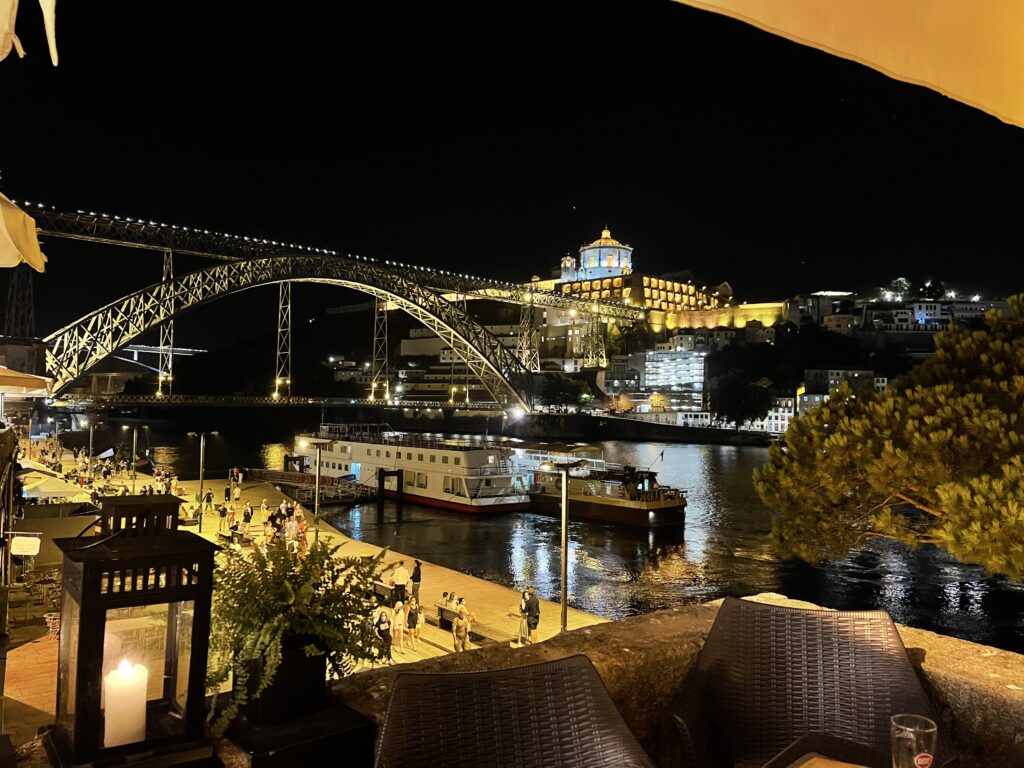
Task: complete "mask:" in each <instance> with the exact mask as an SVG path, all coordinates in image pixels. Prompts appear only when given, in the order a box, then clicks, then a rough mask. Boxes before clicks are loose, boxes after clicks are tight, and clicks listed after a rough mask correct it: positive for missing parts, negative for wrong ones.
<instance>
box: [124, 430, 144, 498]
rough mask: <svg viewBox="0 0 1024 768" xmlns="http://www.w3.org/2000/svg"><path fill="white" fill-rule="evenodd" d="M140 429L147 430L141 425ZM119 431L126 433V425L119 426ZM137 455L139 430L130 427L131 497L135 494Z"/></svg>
mask: <svg viewBox="0 0 1024 768" xmlns="http://www.w3.org/2000/svg"><path fill="white" fill-rule="evenodd" d="M142 428H143V429H149V427H148V426H145V425H143V427H142ZM121 430H122V431H125V432H127V431H128V425H127V424H122V425H121ZM138 453H139V428H138V427H132V460H131V466H130V468H129V471H130V472H131V473H132V495H134V494H135V475H136V472H135V459H136V457H137V456H138Z"/></svg>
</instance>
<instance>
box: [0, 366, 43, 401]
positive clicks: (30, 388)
mask: <svg viewBox="0 0 1024 768" xmlns="http://www.w3.org/2000/svg"><path fill="white" fill-rule="evenodd" d="M52 385H53V379H48V378H46V377H45V376H33V375H32V374H31V373H22V372H21V371H15V370H13V369H11V368H5V367H4V366H2V365H0V392H2V393H4V394H8V395H37V396H39V397H47V396H48V395H49V394H50V392H51V388H52Z"/></svg>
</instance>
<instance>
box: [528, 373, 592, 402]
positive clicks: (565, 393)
mask: <svg viewBox="0 0 1024 768" xmlns="http://www.w3.org/2000/svg"><path fill="white" fill-rule="evenodd" d="M539 397H540V400H541V402H542V403H544V405H581V404H583V403H586V402H589V401H590V400H592V399H593V397H594V393H593V392H592V391H591V389H590V385H589V384H587V382H585V381H582V380H581V379H570V378H569V377H568V376H563V375H562V374H560V373H545V374H544V379H543V381H541V385H540V393H539Z"/></svg>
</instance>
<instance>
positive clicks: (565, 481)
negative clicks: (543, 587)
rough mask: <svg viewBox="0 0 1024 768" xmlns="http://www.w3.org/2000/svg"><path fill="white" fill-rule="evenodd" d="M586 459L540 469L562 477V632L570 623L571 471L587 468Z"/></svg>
mask: <svg viewBox="0 0 1024 768" xmlns="http://www.w3.org/2000/svg"><path fill="white" fill-rule="evenodd" d="M586 465H587V461H586V459H580V460H579V461H566V462H560V463H558V464H554V463H553V462H550V461H545V462H543V463H542V464H541V465H540V468H541V469H542V470H544V471H545V472H551V471H553V470H556V469H557V470H558V472H559V474H560V475H561V476H562V586H561V589H560V593H559V599H560V600H561V603H562V617H561V631H562V632H565V631H566V628H567V627H566V625H567V623H568V621H569V470H570V469H575V468H576V467H585V466H586Z"/></svg>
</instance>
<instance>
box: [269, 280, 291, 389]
mask: <svg viewBox="0 0 1024 768" xmlns="http://www.w3.org/2000/svg"><path fill="white" fill-rule="evenodd" d="M282 391H283V392H284V394H285V395H287V396H288V397H291V394H292V284H291V281H290V280H285V281H284V282H281V283H278V291H277V376H275V378H274V393H273V395H272V397H274V399H277V398H279V397H280V396H281V392H282Z"/></svg>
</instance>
